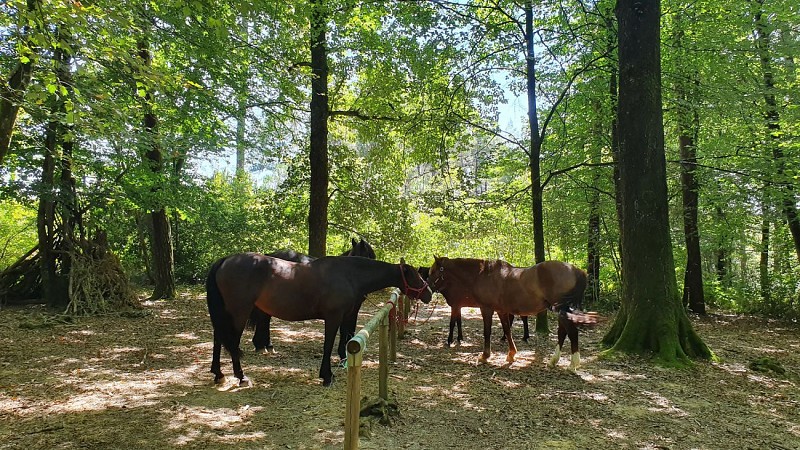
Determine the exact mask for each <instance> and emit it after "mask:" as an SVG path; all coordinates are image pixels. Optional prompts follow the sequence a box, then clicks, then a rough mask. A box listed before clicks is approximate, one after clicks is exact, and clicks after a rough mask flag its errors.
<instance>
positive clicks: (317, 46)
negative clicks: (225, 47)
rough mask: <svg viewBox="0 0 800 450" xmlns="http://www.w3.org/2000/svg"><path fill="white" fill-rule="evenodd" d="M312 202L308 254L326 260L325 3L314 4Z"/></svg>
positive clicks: (312, 30) (313, 1) (311, 149)
mask: <svg viewBox="0 0 800 450" xmlns="http://www.w3.org/2000/svg"><path fill="white" fill-rule="evenodd" d="M310 22H311V74H312V78H311V148H310V154H309V159H310V163H311V198H310V204H309V208H308V254H309V255H311V256H314V257H321V256H325V254H326V251H327V239H328V116H329V114H330V109H329V106H328V56H327V41H326V37H325V33H326V30H327V27H328V25H327V22H328V14H327V5H326V4H325V0H312V1H311V18H310Z"/></svg>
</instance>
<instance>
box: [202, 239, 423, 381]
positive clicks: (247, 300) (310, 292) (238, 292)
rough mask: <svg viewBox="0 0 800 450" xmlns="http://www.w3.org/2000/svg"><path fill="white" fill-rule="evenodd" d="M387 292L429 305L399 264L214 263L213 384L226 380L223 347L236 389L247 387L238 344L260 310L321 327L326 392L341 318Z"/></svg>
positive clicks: (252, 256)
mask: <svg viewBox="0 0 800 450" xmlns="http://www.w3.org/2000/svg"><path fill="white" fill-rule="evenodd" d="M390 286H394V287H397V288H401V289H402V291H403V293H404V294H405V295H407V296H409V297H412V298H416V299H420V300H422V301H423V302H424V303H428V302H430V301H431V291H430V289H429V288H428V284H427V283H426V282H425V280H423V279H422V278H421V277H420V276H419V273H417V271H416V269H414V268H413V267H411V266H409V265H407V264H405V263H404V262H403V261H402V260H401V261H400V264H390V263H387V262H383V261H376V260H372V259H367V258H361V257H356V256H327V257H323V258H319V259H316V260H314V261H311V262H310V263H308V264H301V263H294V262H291V261H285V260H283V259H279V258H273V257H271V256H266V255H261V254H258V253H237V254H234V255H231V256H228V257H225V258H222V259H219V260H217V261H216V262H215V263H214V264H213V265H212V266H211V270H210V271H209V273H208V277H207V278H206V294H207V297H208V313H209V315H210V316H211V324H212V326H213V328H214V350H213V355H212V360H211V373H213V374H214V382H215V383H221V382H222V380H224V378H225V376H224V375H223V373H222V370H221V369H220V353H221V347H222V346H224V347H225V349H226V350H228V352H229V353H230V355H231V363H232V365H233V374H234V376H235V377H236V378H238V379H239V386H249V385H250V380H249V379H248V378H247V377H246V376H245V375H244V372H243V371H242V365H241V350H240V349H239V341H240V340H241V338H242V332H243V331H244V328H245V325H246V324H247V320H248V318H249V317H250V312H251V311H252V310H253V308H258V309H260V310H261V311H264V312H265V313H267V314H269V315H270V316H274V317H277V318H279V319H282V320H288V321H300V320H309V319H323V320H324V321H325V343H324V345H323V351H322V364H321V366H320V369H319V376H320V378H322V384H323V385H324V386H330V384H331V382H332V381H333V372H332V371H331V352H332V350H333V341H334V339H335V337H336V332H337V331H338V330H339V328H340V326H341V324H342V322H343V320H344V318H345V317H347V315H348V314H350V313H351V312H352V311H353V310H356V309H358V308H360V307H361V303H363V302H364V299H365V298H366V295H367V294H369V293H370V292H374V291H378V290H381V289H384V288H387V287H390Z"/></svg>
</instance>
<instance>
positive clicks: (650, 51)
mask: <svg viewBox="0 0 800 450" xmlns="http://www.w3.org/2000/svg"><path fill="white" fill-rule="evenodd" d="M616 13H617V18H618V21H619V27H618V41H619V105H618V110H617V116H618V129H619V143H620V151H619V167H620V184H621V186H620V188H621V194H622V258H623V264H622V280H623V282H622V284H623V285H622V291H623V299H622V308H621V309H620V312H619V313H618V314H617V317H616V320H615V321H614V324H613V325H612V326H611V328H610V329H609V331H608V333H607V334H606V336H604V338H603V343H604V345H606V346H608V347H610V349H609V350H608V352H615V351H621V352H631V353H652V354H654V355H655V356H656V358H657V359H659V360H660V361H662V362H664V363H666V364H684V363H686V362H688V357H704V358H709V357H711V356H712V355H711V351H710V350H709V349H708V347H707V346H706V345H705V343H703V341H702V340H701V339H700V337H699V336H698V335H697V334H696V333H695V332H694V330H693V329H692V326H691V323H690V322H689V318H688V316H687V315H686V312H685V311H684V309H683V307H682V306H681V302H680V296H679V295H678V287H677V281H676V279H675V270H674V269H675V266H674V261H673V256H672V248H671V241H670V235H669V217H668V198H667V181H666V157H665V153H664V125H663V115H662V110H661V61H660V58H661V54H660V35H659V34H660V24H659V20H660V2H659V1H658V0H655V1H648V2H642V1H641V0H619V1H618V3H617V9H616Z"/></svg>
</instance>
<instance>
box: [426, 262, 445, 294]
mask: <svg viewBox="0 0 800 450" xmlns="http://www.w3.org/2000/svg"><path fill="white" fill-rule="evenodd" d="M437 272H438V274H439V276H438V277H437V278H436V279H434V280H432V281H431V290H433V292H439V289H438V288H437V287H436V285H437V284H439V283H440V282H442V281H444V266H439V270H437ZM428 278H430V274H428Z"/></svg>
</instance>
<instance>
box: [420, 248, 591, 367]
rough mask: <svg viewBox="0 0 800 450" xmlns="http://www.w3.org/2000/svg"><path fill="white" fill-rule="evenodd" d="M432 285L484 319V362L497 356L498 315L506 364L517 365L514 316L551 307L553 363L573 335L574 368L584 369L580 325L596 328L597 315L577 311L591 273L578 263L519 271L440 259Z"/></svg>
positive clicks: (432, 271) (488, 263)
mask: <svg viewBox="0 0 800 450" xmlns="http://www.w3.org/2000/svg"><path fill="white" fill-rule="evenodd" d="M428 283H429V285H430V287H431V289H433V290H434V291H436V292H441V293H442V295H444V297H445V299H448V298H450V297H453V298H459V299H469V300H470V301H472V302H474V304H476V305H477V306H478V307H479V308H480V310H481V315H482V316H483V353H482V354H481V356H480V357H479V361H481V362H486V361H487V360H488V359H489V356H490V355H491V344H490V340H489V339H490V337H491V334H492V316H493V315H494V312H495V311H496V312H497V315H498V316H499V317H500V323H501V324H502V326H503V333H504V335H505V338H506V340H507V341H508V355H507V357H506V361H507V362H509V363H511V362H513V361H514V355H515V354H516V353H517V347H516V345H515V344H514V339H513V338H512V337H511V318H512V317H513V316H514V315H523V316H534V315H536V314H538V313H540V312H542V311H544V310H547V309H550V310H552V311H557V312H558V344H557V346H556V352H555V355H554V356H553V357H552V358H551V359H550V365H551V366H554V365H555V364H556V363H558V359H559V358H560V356H561V347H562V346H563V345H564V339H565V338H566V337H567V336H569V340H570V344H571V347H572V359H571V364H570V368H571V369H572V370H576V369H577V368H578V367H579V366H580V352H579V351H578V327H577V325H582V324H595V323H597V322H598V319H599V317H598V316H597V314H595V313H583V312H580V311H578V310H577V309H576V308H577V306H578V305H579V304H580V301H581V299H582V298H583V292H584V290H585V289H586V272H584V271H583V270H581V269H579V268H577V267H575V266H573V265H572V264H569V263H565V262H560V261H545V262H542V263H539V264H536V265H535V266H532V267H514V266H512V265H511V264H509V263H507V262H505V261H502V260H483V259H474V258H452V259H451V258H445V257H441V258H440V257H438V256H435V255H434V263H433V265H432V266H431V267H430V274H429V276H428Z"/></svg>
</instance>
